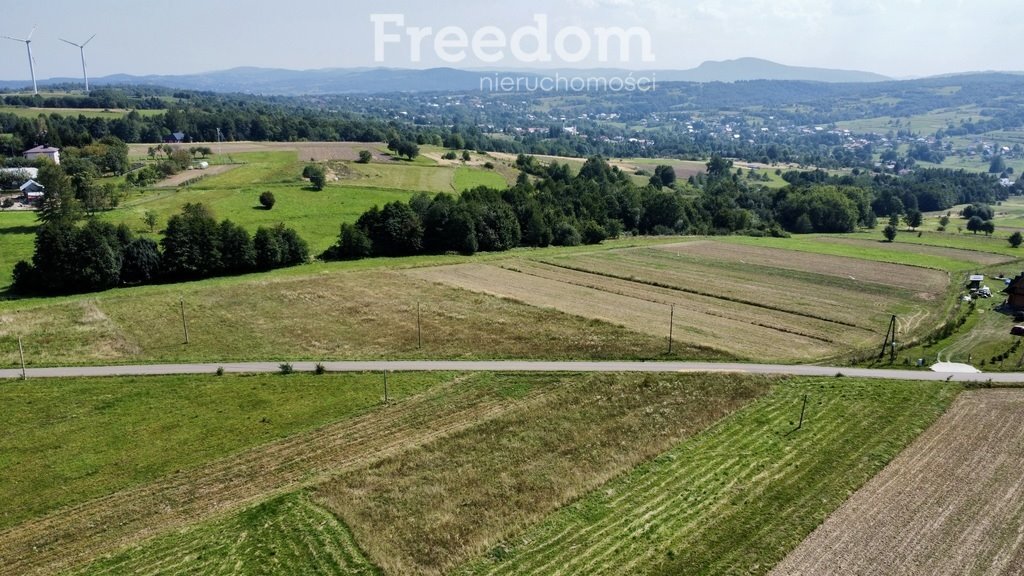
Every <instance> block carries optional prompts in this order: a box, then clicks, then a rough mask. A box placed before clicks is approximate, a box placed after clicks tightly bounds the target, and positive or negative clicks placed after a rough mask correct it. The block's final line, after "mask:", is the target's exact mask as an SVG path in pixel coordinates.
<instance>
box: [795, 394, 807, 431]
mask: <svg viewBox="0 0 1024 576" xmlns="http://www.w3.org/2000/svg"><path fill="white" fill-rule="evenodd" d="M806 410H807V394H804V405H803V406H802V407H801V408H800V425H799V426H797V427H796V429H797V430H799V429H801V428H803V427H804V412H805V411H806Z"/></svg>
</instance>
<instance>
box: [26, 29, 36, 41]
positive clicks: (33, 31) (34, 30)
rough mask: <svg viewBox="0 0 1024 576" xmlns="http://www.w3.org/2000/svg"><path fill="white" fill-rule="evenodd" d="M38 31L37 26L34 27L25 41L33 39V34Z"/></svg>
mask: <svg viewBox="0 0 1024 576" xmlns="http://www.w3.org/2000/svg"><path fill="white" fill-rule="evenodd" d="M35 33H36V27H35V26H33V27H32V31H31V32H29V33H28V38H25V42H28V41H30V40H32V35H33V34H35Z"/></svg>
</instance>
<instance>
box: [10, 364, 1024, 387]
mask: <svg viewBox="0 0 1024 576" xmlns="http://www.w3.org/2000/svg"><path fill="white" fill-rule="evenodd" d="M323 365H324V367H325V368H326V369H327V371H328V372H380V371H382V370H388V371H394V372H649V373H657V372H662V373H667V372H734V373H738V374H778V375H787V376H835V375H836V374H843V375H844V376H850V377H856V378H873V379H881V380H934V381H938V380H949V381H954V382H992V383H995V384H1001V383H1024V373H1022V372H1002V373H991V374H989V373H981V374H958V373H949V372H925V371H914V370H881V369H868V368H840V367H835V366H806V365H783V364H739V363H714V362H576V361H564V362H563V361H533V360H480V361H461V360H395V361H385V360H378V361H353V362H323ZM280 366H281V363H280V362H244V363H238V362H234V363H232V362H228V363H223V364H216V363H209V364H145V365H135V366H74V367H55V368H29V369H28V370H26V376H27V377H28V378H70V377H79V376H156V375H169V374H212V373H214V372H216V371H217V369H218V368H223V369H224V372H228V373H244V374H255V373H272V372H278V371H280ZM315 366H316V364H315V363H314V362H292V367H293V368H294V369H295V370H296V371H298V372H305V371H309V372H311V371H313V369H314V367H315ZM21 377H22V373H21V370H20V369H2V370H0V378H4V379H11V378H21Z"/></svg>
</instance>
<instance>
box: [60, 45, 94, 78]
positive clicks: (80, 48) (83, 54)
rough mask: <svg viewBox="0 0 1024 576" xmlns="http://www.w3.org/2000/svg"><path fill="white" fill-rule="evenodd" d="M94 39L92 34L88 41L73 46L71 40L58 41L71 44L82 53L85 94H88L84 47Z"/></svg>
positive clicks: (87, 74)
mask: <svg viewBox="0 0 1024 576" xmlns="http://www.w3.org/2000/svg"><path fill="white" fill-rule="evenodd" d="M95 37H96V35H95V34H93V35H92V36H90V37H89V39H88V40H86V41H85V42H82V43H81V44H75V43H74V42H72V41H71V40H65V39H63V38H61V39H60V41H61V42H66V43H68V44H71V45H72V46H75V47H76V48H78V51H79V52H81V53H82V76H83V77H85V92H86V93H88V92H89V73H88V72H86V71H85V45H86V44H88V43H89V42H92V39H93V38H95Z"/></svg>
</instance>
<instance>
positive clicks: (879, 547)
mask: <svg viewBox="0 0 1024 576" xmlns="http://www.w3.org/2000/svg"><path fill="white" fill-rule="evenodd" d="M1022 462H1024V391H1021V390H976V391H971V392H965V393H963V394H961V395H960V396H959V397H958V398H957V400H956V402H955V403H954V405H953V406H952V407H951V408H950V409H949V411H948V412H947V413H946V414H945V415H944V416H943V417H942V418H940V419H939V421H938V422H936V423H935V425H933V426H932V427H931V428H929V429H928V430H927V431H925V432H924V434H922V435H921V436H920V437H919V438H918V439H917V440H916V441H915V442H914V443H913V444H912V445H911V446H910V447H909V448H907V449H906V450H905V451H903V453H901V454H900V455H899V456H898V457H897V458H896V459H895V460H893V461H892V462H891V463H890V464H889V465H888V466H887V467H886V468H885V469H884V470H883V471H882V472H881V473H880V474H879V475H878V476H876V477H875V478H873V479H872V480H871V481H870V482H868V483H867V484H866V485H865V486H864V487H863V488H861V489H860V490H859V491H857V493H855V494H854V495H853V496H852V497H851V498H850V499H849V500H848V501H847V502H846V503H845V504H843V506H842V507H841V508H839V510H837V511H836V512H835V513H834V514H832V516H830V517H829V518H828V519H827V520H826V521H825V522H824V523H823V524H822V525H821V526H820V527H818V529H817V530H815V531H814V532H813V533H812V534H811V535H810V536H809V537H808V538H807V539H806V540H804V542H803V543H802V544H801V545H800V546H799V547H797V548H796V549H795V550H794V551H793V552H791V553H790V554H789V556H787V557H786V559H785V560H783V561H782V562H781V563H780V564H779V565H778V566H776V568H775V569H774V570H773V571H772V572H771V574H773V575H776V576H783V575H790V576H798V575H799V576H811V575H814V576H820V575H828V574H837V575H838V574H878V575H886V576H896V575H921V576H925V575H932V574H986V575H1015V574H1022V573H1024V474H1022V473H1021V463H1022Z"/></svg>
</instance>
